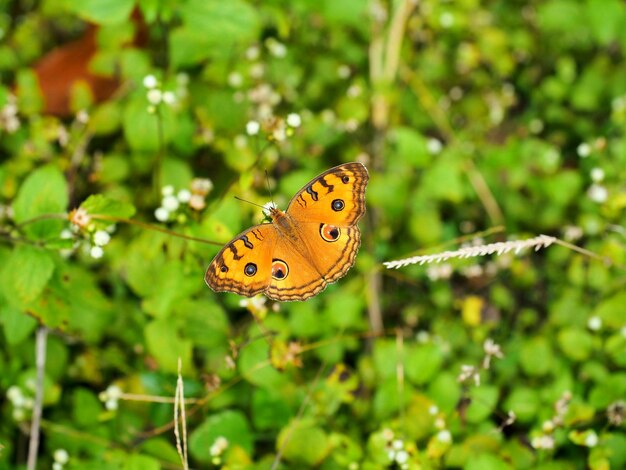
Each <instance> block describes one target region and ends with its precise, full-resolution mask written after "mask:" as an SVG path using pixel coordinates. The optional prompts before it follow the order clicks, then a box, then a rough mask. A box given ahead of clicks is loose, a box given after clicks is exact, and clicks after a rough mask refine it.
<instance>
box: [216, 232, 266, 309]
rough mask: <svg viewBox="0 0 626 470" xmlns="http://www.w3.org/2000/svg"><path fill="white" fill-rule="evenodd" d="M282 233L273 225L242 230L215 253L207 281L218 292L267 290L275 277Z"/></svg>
mask: <svg viewBox="0 0 626 470" xmlns="http://www.w3.org/2000/svg"><path fill="white" fill-rule="evenodd" d="M277 241H278V233H277V231H276V228H275V227H274V226H273V225H272V224H261V225H256V226H254V227H252V228H250V229H248V230H246V231H244V232H241V233H240V234H239V235H237V236H236V237H235V238H233V239H232V240H231V241H230V242H229V243H227V244H226V245H225V246H224V248H222V250H221V251H220V252H219V253H218V254H217V255H215V258H213V261H211V264H210V265H209V267H208V268H207V271H206V274H205V276H204V280H205V282H206V283H207V285H208V286H209V287H210V288H211V289H213V290H214V291H215V292H224V291H228V292H234V293H236V294H240V295H245V296H247V297H252V296H253V295H255V294H258V293H260V292H264V291H265V290H266V289H267V288H268V286H269V284H270V280H271V279H272V272H271V271H272V252H273V251H274V247H275V245H276V243H277Z"/></svg>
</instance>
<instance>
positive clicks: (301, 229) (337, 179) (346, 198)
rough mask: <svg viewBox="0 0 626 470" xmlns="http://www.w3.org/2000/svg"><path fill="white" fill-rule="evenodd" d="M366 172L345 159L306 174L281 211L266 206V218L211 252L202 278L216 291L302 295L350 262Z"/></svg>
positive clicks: (323, 284)
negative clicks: (310, 175) (308, 178)
mask: <svg viewBox="0 0 626 470" xmlns="http://www.w3.org/2000/svg"><path fill="white" fill-rule="evenodd" d="M368 179H369V175H368V173H367V169H366V168H365V166H364V165H362V164H361V163H346V164H344V165H339V166H336V167H335V168H331V169H330V170H328V171H325V172H324V173H322V174H321V175H319V176H318V177H316V178H314V179H313V180H311V181H310V182H309V183H307V184H306V186H304V188H302V189H301V190H300V191H298V192H297V193H296V195H295V196H294V197H293V198H292V199H291V201H289V205H288V206H287V210H286V211H284V212H283V211H281V210H279V209H277V208H275V207H272V208H271V209H270V214H269V216H270V217H271V220H272V221H271V223H265V224H260V225H255V226H254V227H251V228H249V229H248V230H245V231H244V232H241V233H240V234H239V235H237V236H236V237H235V238H234V239H233V240H231V241H230V242H229V243H227V244H226V245H225V246H224V248H222V250H221V251H220V252H219V253H218V254H217V255H216V256H215V258H213V261H211V264H210V265H209V267H208V269H207V271H206V274H205V276H204V279H205V281H206V283H207V285H208V286H209V287H210V288H211V289H213V290H214V291H216V292H224V291H228V292H234V293H236V294H240V295H245V296H248V297H252V296H254V295H256V294H259V293H263V294H265V295H266V296H267V297H269V298H271V299H274V300H280V301H290V300H306V299H308V298H309V297H312V296H314V295H316V294H318V293H320V292H321V291H322V290H324V289H325V288H326V286H327V285H328V284H330V283H332V282H335V281H336V280H337V279H339V278H340V277H342V276H344V275H345V274H346V273H347V272H348V270H349V269H350V268H351V267H352V265H353V264H354V260H355V258H356V254H357V251H358V250H359V245H360V244H361V232H360V231H359V227H358V226H357V222H358V221H359V219H360V218H361V217H362V216H363V214H364V213H365V187H366V186H367V181H368Z"/></svg>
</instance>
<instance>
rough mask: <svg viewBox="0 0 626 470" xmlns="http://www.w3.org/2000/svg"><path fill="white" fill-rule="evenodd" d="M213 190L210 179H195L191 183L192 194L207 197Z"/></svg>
mask: <svg viewBox="0 0 626 470" xmlns="http://www.w3.org/2000/svg"><path fill="white" fill-rule="evenodd" d="M212 189H213V182H212V181H211V180H210V179H209V178H194V179H193V180H192V181H191V192H192V193H194V194H200V195H202V196H206V195H207V194H208V193H209V192H210V191H211V190H212Z"/></svg>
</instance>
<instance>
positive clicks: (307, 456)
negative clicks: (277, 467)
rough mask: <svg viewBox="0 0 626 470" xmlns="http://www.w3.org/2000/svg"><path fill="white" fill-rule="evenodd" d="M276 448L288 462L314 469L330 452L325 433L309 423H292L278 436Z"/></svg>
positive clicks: (299, 421)
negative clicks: (280, 450)
mask: <svg viewBox="0 0 626 470" xmlns="http://www.w3.org/2000/svg"><path fill="white" fill-rule="evenodd" d="M276 444H277V448H279V449H282V451H283V457H284V458H285V460H287V461H289V462H293V463H295V464H298V465H305V466H307V467H309V468H310V467H314V466H316V465H318V464H319V463H320V462H321V461H322V460H324V459H325V458H326V456H327V455H328V453H329V452H330V441H329V439H328V436H327V435H326V433H325V432H324V431H323V430H322V429H321V428H319V427H317V426H314V425H313V424H312V423H311V422H308V421H305V420H298V421H294V422H293V423H292V424H290V425H289V426H288V427H286V428H285V429H283V430H282V431H281V432H280V434H279V435H278V441H277V443H276Z"/></svg>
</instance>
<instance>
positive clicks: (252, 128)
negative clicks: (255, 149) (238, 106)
mask: <svg viewBox="0 0 626 470" xmlns="http://www.w3.org/2000/svg"><path fill="white" fill-rule="evenodd" d="M259 130H261V125H260V124H259V123H258V122H257V121H248V123H247V124H246V133H247V134H248V135H257V134H258V133H259Z"/></svg>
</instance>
